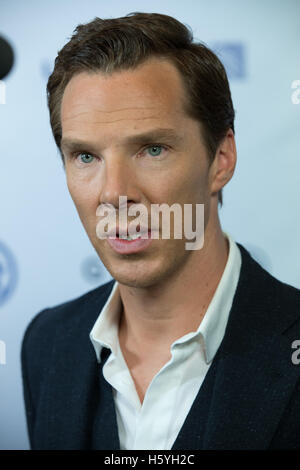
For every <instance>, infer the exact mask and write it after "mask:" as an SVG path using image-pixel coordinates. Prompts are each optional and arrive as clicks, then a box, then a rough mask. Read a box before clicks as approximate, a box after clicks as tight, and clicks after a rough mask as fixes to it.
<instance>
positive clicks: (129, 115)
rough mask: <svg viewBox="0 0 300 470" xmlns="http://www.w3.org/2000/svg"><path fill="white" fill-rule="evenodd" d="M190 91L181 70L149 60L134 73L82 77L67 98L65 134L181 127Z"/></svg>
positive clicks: (69, 88) (70, 85) (63, 111)
mask: <svg viewBox="0 0 300 470" xmlns="http://www.w3.org/2000/svg"><path fill="white" fill-rule="evenodd" d="M184 103H185V90H184V85H183V80H182V77H181V76H180V73H179V72H178V70H177V69H176V67H175V66H174V65H173V64H172V63H171V62H169V61H167V60H163V59H150V60H148V61H146V62H145V63H143V64H142V65H139V66H138V67H137V68H135V69H130V70H122V71H115V72H113V73H112V74H110V75H108V74H104V73H102V72H93V73H87V72H82V73H79V74H77V75H75V76H74V77H73V78H72V79H71V80H70V82H69V83H68V85H67V86H66V89H65V91H64V94H63V98H62V104H61V121H62V131H63V134H66V133H71V132H73V131H76V132H78V131H79V130H81V131H88V130H89V131H90V132H91V133H94V132H95V131H96V130H97V132H98V131H99V127H100V128H101V130H102V131H103V132H105V131H110V130H111V131H113V130H116V129H117V130H118V131H120V126H121V127H122V129H123V130H124V132H126V129H127V128H131V129H140V128H144V127H145V126H146V127H147V126H149V127H151V126H152V125H153V124H154V122H155V124H159V125H164V126H166V124H169V125H170V126H172V125H173V126H175V127H176V126H177V125H179V122H180V120H182V119H183V118H184V117H185V111H184Z"/></svg>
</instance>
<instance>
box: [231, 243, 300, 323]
mask: <svg viewBox="0 0 300 470" xmlns="http://www.w3.org/2000/svg"><path fill="white" fill-rule="evenodd" d="M238 247H239V248H240V251H241V255H242V269H241V274H240V284H241V285H242V290H240V293H241V292H242V294H243V296H247V301H248V304H249V305H252V306H254V307H258V305H260V306H261V308H262V309H264V312H265V314H264V320H266V318H267V315H268V312H269V315H271V316H272V318H277V319H278V323H280V324H281V325H282V326H284V325H285V326H286V327H289V326H291V325H292V324H293V323H295V322H296V323H299V327H300V321H299V320H300V289H298V288H296V287H294V286H291V285H290V284H287V283H285V282H283V281H281V280H279V279H277V278H276V277H274V276H273V275H272V274H271V273H269V272H268V271H267V270H266V269H264V268H263V267H262V266H261V265H260V264H259V263H258V262H257V261H255V259H254V258H253V257H252V256H251V254H250V253H249V252H248V251H247V250H246V248H244V247H243V246H242V245H241V244H239V243H238ZM295 326H296V325H295ZM299 331H300V330H299Z"/></svg>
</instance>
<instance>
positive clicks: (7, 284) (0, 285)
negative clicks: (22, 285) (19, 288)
mask: <svg viewBox="0 0 300 470" xmlns="http://www.w3.org/2000/svg"><path fill="white" fill-rule="evenodd" d="M16 285H17V263H16V260H15V257H14V255H13V253H12V251H11V250H10V249H9V248H8V246H7V245H5V244H4V243H3V242H1V241H0V307H1V306H2V305H3V304H4V303H5V302H6V301H7V300H8V299H9V298H10V297H11V295H12V293H13V292H14V290H15V287H16Z"/></svg>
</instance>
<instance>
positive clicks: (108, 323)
mask: <svg viewBox="0 0 300 470" xmlns="http://www.w3.org/2000/svg"><path fill="white" fill-rule="evenodd" d="M223 233H224V235H225V236H226V237H227V239H228V242H229V254H228V258H227V262H226V266H225V269H224V271H223V274H222V277H221V279H220V282H219V284H218V287H217V289H216V291H215V293H214V295H213V298H212V300H211V302H210V304H209V306H208V308H207V311H206V312H205V315H204V317H203V319H202V321H201V323H200V325H199V328H198V330H197V331H196V332H191V333H188V334H186V335H184V336H182V337H181V338H179V339H178V340H176V341H175V342H174V343H173V344H172V347H173V346H175V345H176V344H180V343H184V342H186V341H188V340H190V339H191V338H199V339H200V340H201V343H202V345H203V348H204V354H205V361H206V363H210V362H211V361H212V360H213V358H214V356H215V354H216V352H217V350H218V348H219V346H220V344H221V341H222V339H223V337H224V334H225V329H226V325H227V320H228V316H229V313H230V310H231V306H232V302H233V298H234V294H235V290H236V287H237V283H238V279H239V275H240V268H241V254H240V250H239V248H238V246H237V244H236V243H235V242H234V240H233V239H232V237H231V236H230V235H229V234H228V233H225V232H223ZM121 307H122V304H121V298H120V294H119V289H118V282H117V281H116V282H115V283H114V286H113V289H112V291H111V293H110V296H109V297H108V299H107V301H106V303H105V305H104V307H103V308H102V310H101V312H100V314H99V316H98V318H97V320H96V322H95V324H94V326H93V328H92V330H91V332H90V340H91V342H92V344H93V346H94V349H95V352H96V356H97V360H98V362H100V361H101V351H102V348H103V347H105V348H108V349H110V350H111V352H112V353H113V355H115V356H116V355H117V350H118V344H119V339H118V328H119V318H120V313H121Z"/></svg>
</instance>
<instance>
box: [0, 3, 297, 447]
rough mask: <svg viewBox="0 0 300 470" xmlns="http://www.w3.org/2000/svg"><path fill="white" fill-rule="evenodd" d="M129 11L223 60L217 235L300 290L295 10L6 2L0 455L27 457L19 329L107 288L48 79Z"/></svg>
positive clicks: (2, 31)
mask: <svg viewBox="0 0 300 470" xmlns="http://www.w3.org/2000/svg"><path fill="white" fill-rule="evenodd" d="M133 11H146V12H159V13H165V14H170V15H173V16H175V17H176V18H178V19H179V20H180V21H182V22H184V23H186V24H188V25H190V26H191V27H192V29H193V31H194V34H195V37H196V38H197V39H198V40H201V41H204V42H205V43H206V44H208V45H209V46H211V47H212V48H213V49H214V50H215V51H217V53H218V54H219V55H220V57H221V59H222V60H223V62H224V64H225V66H226V68H227V71H228V74H229V77H230V83H231V89H232V95H233V101H234V107H235V110H236V140H237V147H238V164H237V168H236V172H235V175H234V178H233V180H232V181H231V182H230V183H229V185H228V186H227V187H226V188H225V191H224V206H223V208H222V209H221V219H222V222H223V228H224V230H226V231H228V232H229V233H231V234H232V235H233V237H234V238H235V239H236V240H237V241H239V242H241V243H242V244H244V245H245V246H246V247H247V248H248V249H249V250H250V252H251V253H252V255H253V256H254V257H255V258H256V259H257V260H259V261H260V262H261V264H262V265H263V266H265V267H266V268H267V269H268V270H269V271H270V272H271V273H272V274H273V275H274V276H276V277H278V278H279V279H281V280H282V281H284V282H287V283H289V284H292V285H294V286H296V287H298V288H300V269H299V264H300V263H299V261H300V243H299V242H300V217H299V216H300V214H299V212H300V211H299V209H300V207H299V206H300V204H299V197H300V176H299V175H300V160H299V156H300V48H299V44H300V2H299V1H298V0H285V1H284V2H283V1H282V0H263V1H260V0H252V1H251V2H249V1H247V0H242V1H240V0H226V1H225V0H214V1H213V2H212V1H209V0H185V1H184V2H183V1H181V0H180V1H179V0H163V1H161V0H159V1H158V0H152V1H151V2H149V1H146V0H138V1H134V0H126V1H121V0H111V1H110V2H106V1H102V0H98V1H97V0H85V2H82V1H81V0H52V1H49V0H48V1H47V0H43V1H40V0H27V1H22V0H1V2H0V36H3V37H4V38H5V39H6V40H8V41H9V43H10V44H11V46H12V47H13V50H14V53H15V63H14V66H13V69H12V71H11V73H10V74H9V75H8V76H7V77H6V78H5V79H4V80H3V82H4V85H5V90H4V91H5V96H4V94H3V89H4V87H3V83H2V88H1V90H2V91H1V90H0V95H1V100H0V196H1V197H0V449H28V438H27V433H26V422H25V413H24V405H23V397H22V384H21V369H20V345H21V339H22V336H23V333H24V330H25V327H26V325H27V324H28V323H29V321H30V320H31V318H32V317H33V316H34V315H35V314H36V313H38V312H39V311H40V310H41V309H43V308H45V307H48V306H53V305H55V304H57V303H60V302H63V301H66V300H68V299H71V298H73V297H76V296H78V295H80V294H82V293H84V292H86V291H88V290H90V289H92V288H94V287H96V286H97V285H100V284H101V283H104V282H105V281H106V280H108V279H109V278H110V276H109V274H108V273H107V272H106V270H105V269H104V268H103V266H102V264H101V262H100V261H99V259H98V258H97V255H96V254H95V252H94V250H93V248H92V247H91V245H90V242H89V240H88V238H87V235H86V234H85V232H84V229H83V228H82V226H81V223H80V221H79V217H78V216H77V213H76V211H75V208H74V207H73V203H72V201H71V198H70V196H69V195H68V191H67V186H66V183H65V178H64V172H63V169H62V165H61V162H60V157H59V154H58V151H57V149H56V147H55V144H54V141H53V139H52V135H51V131H50V125H49V117H48V110H47V105H46V91H45V90H46V82H47V77H48V75H49V74H50V72H51V71H52V68H53V63H54V59H55V57H56V54H57V51H58V50H59V49H60V48H61V47H62V46H63V45H64V44H65V42H66V41H67V40H68V38H69V37H70V36H71V34H72V32H73V30H74V28H75V27H76V26H77V24H79V23H86V22H88V21H90V20H91V19H93V18H94V17H95V16H99V17H103V18H106V17H115V16H123V15H125V14H127V13H129V12H133ZM293 87H294V88H293ZM4 98H5V99H4Z"/></svg>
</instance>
